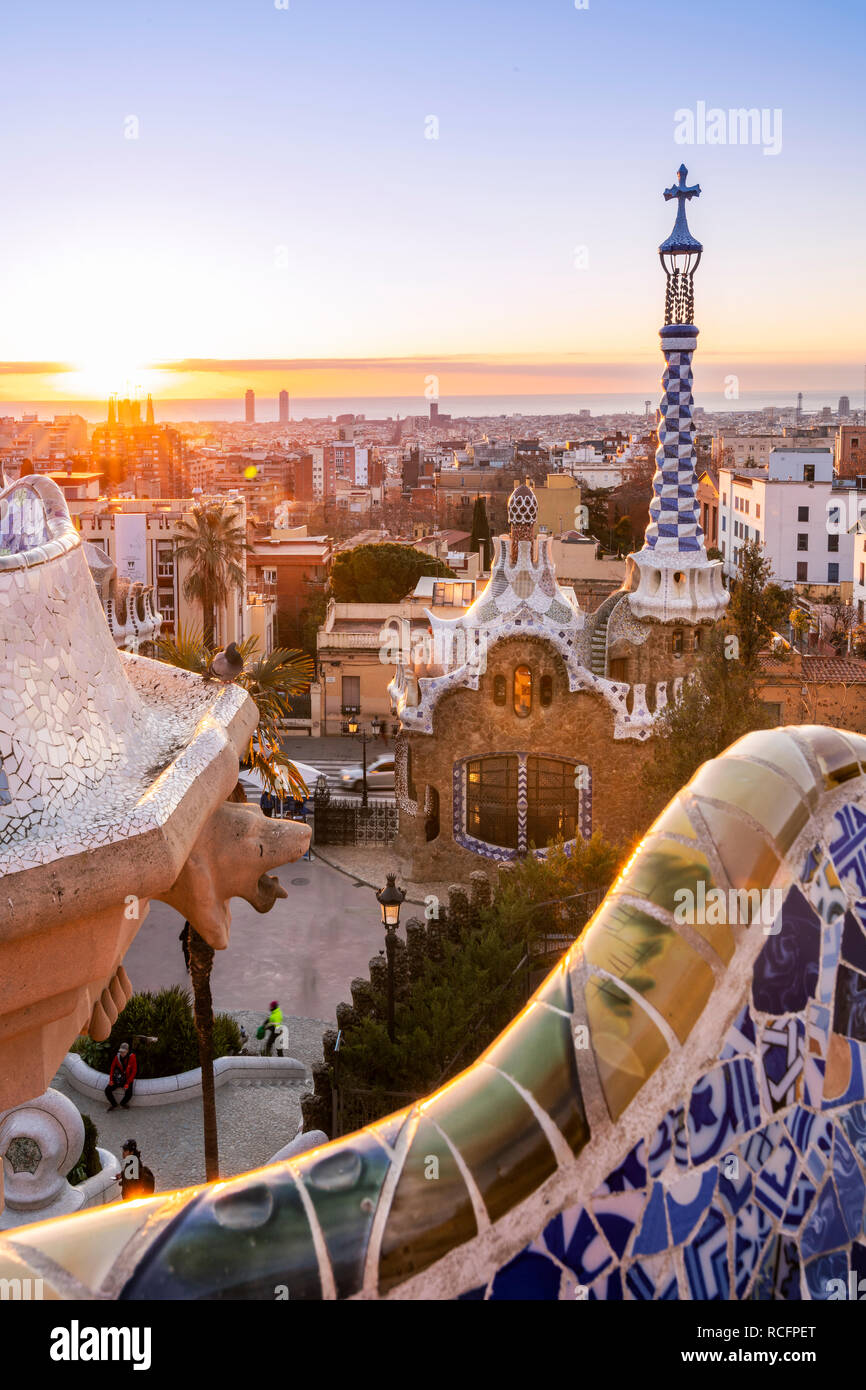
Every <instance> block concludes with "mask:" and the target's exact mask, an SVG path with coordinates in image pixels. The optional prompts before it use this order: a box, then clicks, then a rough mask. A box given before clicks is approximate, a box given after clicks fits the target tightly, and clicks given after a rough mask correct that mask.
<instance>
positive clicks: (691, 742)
mask: <svg viewBox="0 0 866 1390" xmlns="http://www.w3.org/2000/svg"><path fill="white" fill-rule="evenodd" d="M730 637H731V634H726V633H725V631H724V629H722V628H720V627H719V628H715V629H713V630H712V631H711V632H710V633H709V635H708V639H707V642H706V645H705V647H704V648H703V650H702V652H701V656H700V660H699V661H698V664H697V667H696V669H695V673H694V676H693V678H692V679H691V680H688V681H686V682H685V683H684V685H683V689H682V694H681V696H680V699H679V700H676V701H674V702H672V703H671V704H669V705H667V706H666V708H665V709H664V710H663V711H662V713H661V715H660V716H659V719H658V722H657V724H656V734H655V737H654V739H653V743H652V747H653V758H652V760H651V761H650V762H649V763H648V765H647V767H646V768H645V770H644V785H645V788H646V791H647V797H648V813H649V815H650V817H652V816H655V815H656V814H658V812H659V811H660V810H661V809H662V808H663V807H664V806H666V805H667V803H668V802H669V801H670V800H671V798H672V797H674V796H675V795H676V793H677V792H678V791H679V790H680V788H681V787H684V786H685V784H686V782H688V781H689V780H690V778H691V777H693V776H694V774H695V773H696V772H697V770H698V768H699V767H700V765H701V763H704V762H706V761H707V759H709V758H717V757H718V755H719V754H720V753H723V752H724V750H725V749H726V748H728V747H729V746H730V745H731V744H732V743H734V742H735V741H736V740H737V739H738V738H742V736H743V734H747V733H749V732H750V730H752V729H766V728H769V726H770V724H771V723H772V717H771V714H770V710H769V708H768V706H767V705H766V704H765V703H764V701H763V700H762V699H761V698H760V695H759V694H758V689H757V684H756V675H755V670H754V669H753V668H750V667H749V666H748V665H747V664H746V662H745V661H740V660H736V659H729V655H728V652H729V647H728V643H729V642H730Z"/></svg>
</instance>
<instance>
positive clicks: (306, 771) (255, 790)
mask: <svg viewBox="0 0 866 1390" xmlns="http://www.w3.org/2000/svg"><path fill="white" fill-rule="evenodd" d="M292 766H293V767H295V768H296V769H297V772H298V776H299V777H302V778H303V779H304V782H305V784H306V788H307V797H308V800H309V799H310V798H312V795H313V792H314V791H315V790H316V783H317V781H318V780H319V777H320V776H322V774H321V773H320V772H319V769H318V768H317V767H313V766H312V764H310V763H299V762H296V761H295V760H294V759H293V760H292ZM238 780H239V781H240V784H241V786H242V787H243V789H244V791H245V792H246V795H247V800H248V801H254V802H258V801H259V799H260V797H261V795H262V792H263V791H264V790H265V784H264V781H263V780H262V776H261V773H260V772H257V771H256V769H255V768H253V767H242V768H241V770H240V773H239V777H238ZM285 788H286V792H285V794H286V797H287V798H290V797H291V795H292V793H291V790H290V789H289V785H288V781H287V780H286V781H285Z"/></svg>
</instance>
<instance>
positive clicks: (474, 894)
mask: <svg viewBox="0 0 866 1390" xmlns="http://www.w3.org/2000/svg"><path fill="white" fill-rule="evenodd" d="M469 885H470V886H469V902H470V906H471V909H472V915H473V917H474V919H475V921H476V923H477V922H478V921H479V920H480V917H481V914H482V912H483V911H484V910H485V908H488V907H489V906H490V902H491V896H492V895H491V891H490V879H489V878H488V877H487V875H486V874H485V873H484V872H483V870H482V869H475V870H474V872H473V873H471V874H470V875H469Z"/></svg>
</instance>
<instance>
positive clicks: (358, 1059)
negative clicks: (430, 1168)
mask: <svg viewBox="0 0 866 1390" xmlns="http://www.w3.org/2000/svg"><path fill="white" fill-rule="evenodd" d="M522 955H523V943H522V942H521V941H516V942H513V943H511V944H509V943H508V942H507V941H504V940H503V937H502V934H501V932H500V931H499V930H498V928H497V925H495V924H493V923H488V924H487V925H486V926H484V927H483V928H482V929H480V930H478V931H475V932H473V933H471V934H470V935H469V936H468V937H467V938H465V939H464V940H462V941H461V942H459V943H455V942H450V941H449V942H446V943H445V946H444V952H443V956H444V958H443V959H442V960H441V961H435V962H434V961H429V960H428V961H426V962H425V964H424V969H423V973H422V976H421V978H420V979H419V980H417V981H416V982H415V984H414V986H413V988H412V992H411V996H410V999H409V1001H407V1002H406V1003H402V1004H400V1003H398V1005H397V1009H396V1017H395V1025H396V1026H395V1040H394V1042H393V1043H391V1042H390V1041H389V1039H388V1032H387V1028H386V1025H385V1023H384V1021H380V1020H379V1019H375V1020H374V1019H369V1018H366V1019H363V1020H362V1022H361V1024H360V1026H359V1027H358V1028H357V1029H353V1030H352V1032H351V1033H350V1034H349V1035H348V1037H347V1039H346V1040H345V1041H344V1043H343V1047H342V1049H341V1053H340V1060H341V1079H342V1081H343V1082H344V1083H347V1084H355V1085H358V1086H363V1087H365V1088H366V1087H370V1088H371V1089H374V1090H375V1089H377V1088H381V1089H383V1090H400V1091H408V1092H412V1093H416V1094H418V1095H421V1094H424V1093H426V1092H427V1091H428V1090H430V1089H431V1088H432V1087H434V1086H435V1085H436V1083H437V1081H438V1080H439V1078H440V1076H441V1075H442V1074H443V1073H444V1072H446V1071H448V1070H450V1068H449V1064H450V1063H451V1060H452V1058H453V1057H454V1056H455V1054H456V1053H457V1052H458V1051H459V1050H460V1048H461V1047H462V1046H463V1044H464V1043H465V1041H466V1035H467V1033H468V1032H470V1030H471V1029H472V1026H473V1023H474V1022H476V1021H477V1022H478V1023H479V1025H480V1027H479V1032H478V1034H477V1036H475V1037H474V1038H473V1043H472V1048H471V1050H470V1052H469V1054H468V1055H466V1056H461V1059H460V1061H459V1065H458V1069H460V1067H462V1066H465V1065H466V1064H467V1063H468V1062H470V1061H471V1060H472V1059H473V1057H475V1056H477V1054H478V1053H479V1052H480V1051H482V1050H483V1049H484V1048H485V1047H487V1046H488V1044H489V1043H490V1042H492V1041H493V1039H494V1038H495V1037H496V1036H497V1035H498V1034H499V1033H501V1031H502V1029H503V1028H504V1027H505V1026H506V1024H507V1023H508V1022H509V1021H510V1020H511V1019H512V1018H513V1017H514V1014H515V1012H516V1011H517V1009H518V1008H519V1006H520V1003H521V1000H522V994H521V988H522V982H521V980H520V978H519V977H514V978H512V977H513V976H514V970H515V967H516V966H517V964H518V962H519V961H520V959H521V957H522ZM350 1078H351V1080H350Z"/></svg>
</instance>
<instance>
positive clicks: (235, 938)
mask: <svg viewBox="0 0 866 1390" xmlns="http://www.w3.org/2000/svg"><path fill="white" fill-rule="evenodd" d="M314 853H315V852H314ZM276 873H277V876H278V878H279V880H280V882H281V883H282V884H283V886H284V887H285V888H286V890H287V891H288V894H289V896H288V898H282V899H280V900H279V901H278V902H277V903H275V905H274V907H273V909H272V910H271V911H270V912H269V913H265V914H263V915H262V914H259V913H257V912H256V911H255V910H254V909H253V908H252V907H250V906H249V904H248V903H246V902H244V901H243V899H241V898H233V899H232V904H231V909H232V926H231V939H230V942H229V946H228V949H227V950H225V951H217V953H216V955H215V957H214V967H213V975H212V988H213V997H214V1007H215V1008H216V1009H218V1010H219V1009H255V1010H261V1011H263V1012H264V1013H266V1012H267V1007H268V1004H269V1003H270V1001H271V1000H272V999H278V1000H279V1002H280V1007H281V1008H282V1010H283V1013H284V1014H288V1015H293V1016H296V1017H301V1018H320V1019H333V1018H334V1017H335V1010H336V1007H337V1004H338V1003H339V1002H340V1001H341V1000H345V1001H346V1002H347V1003H350V1002H351V995H350V992H349V984H350V982H351V980H353V979H354V978H355V976H357V975H362V976H366V975H367V973H368V969H367V963H368V961H369V960H370V957H371V956H374V955H376V954H378V952H379V951H380V950H382V949H384V935H385V934H384V930H383V927H382V919H381V914H380V909H379V905H378V903H377V902H376V899H375V890H374V889H373V888H370V887H368V886H367V885H366V884H358V883H357V882H356V881H355V880H353V879H352V878H350V877H348V876H347V875H345V874H342V873H340V872H338V871H337V870H336V869H332V868H331V867H330V866H329V865H328V864H325V863H323V862H322V861H321V860H317V859H315V858H314V859H313V860H306V859H301V860H299V861H298V862H297V863H296V864H286V865H284V866H283V867H282V868H280V869H277V870H276ZM182 927H183V918H182V917H180V916H179V915H178V913H176V912H175V911H174V909H173V908H170V907H167V906H166V905H165V904H164V903H160V902H153V903H151V907H150V912H149V913H148V915H147V917H146V918H145V920H144V922H143V923H142V925H141V927H140V928H139V932H138V935H137V936H136V938H135V941H134V942H133V943H132V946H131V947H130V949H129V951H128V952H127V955H126V958H125V960H124V962H123V963H124V967H125V969H126V972H127V974H128V975H129V978H130V980H131V982H132V986H133V989H135V990H142V989H149V990H157V989H162V988H164V987H165V986H168V985H173V984H182V985H188V984H189V979H188V976H187V974H186V971H185V969H184V964H183V955H182V952H181V947H180V942H179V940H178V934H179V932H180V930H181V928H182Z"/></svg>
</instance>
